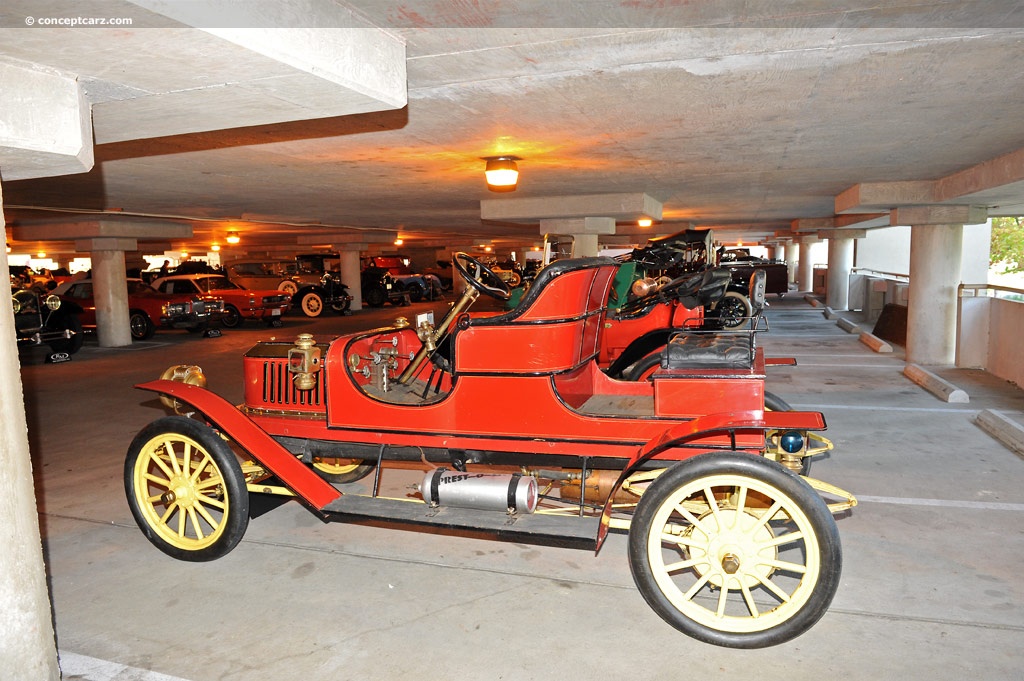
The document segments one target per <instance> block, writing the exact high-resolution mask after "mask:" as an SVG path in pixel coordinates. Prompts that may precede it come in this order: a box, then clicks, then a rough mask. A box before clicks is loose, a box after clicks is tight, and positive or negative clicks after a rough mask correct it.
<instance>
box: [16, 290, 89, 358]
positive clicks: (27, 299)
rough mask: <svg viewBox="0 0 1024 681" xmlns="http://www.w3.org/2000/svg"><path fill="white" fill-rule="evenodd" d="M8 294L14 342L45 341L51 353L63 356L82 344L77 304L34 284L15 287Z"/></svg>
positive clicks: (28, 343) (26, 343)
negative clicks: (9, 295)
mask: <svg viewBox="0 0 1024 681" xmlns="http://www.w3.org/2000/svg"><path fill="white" fill-rule="evenodd" d="M11 297H12V300H11V304H12V305H13V307H14V326H15V329H16V330H17V334H18V345H49V346H50V350H51V351H52V352H53V353H54V355H62V356H64V357H65V358H66V357H67V356H70V355H73V354H74V353H76V352H78V350H79V349H80V348H81V347H82V323H81V321H80V320H79V318H78V315H79V314H80V313H81V311H82V309H81V308H80V307H78V305H76V304H74V303H72V302H67V303H62V302H61V299H60V298H59V297H58V296H55V295H52V294H49V293H43V292H41V291H40V290H38V289H36V288H26V289H21V290H20V291H15V292H14V293H13V294H12V296H11ZM51 356H52V355H51Z"/></svg>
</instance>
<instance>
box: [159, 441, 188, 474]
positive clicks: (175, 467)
mask: <svg viewBox="0 0 1024 681" xmlns="http://www.w3.org/2000/svg"><path fill="white" fill-rule="evenodd" d="M185 449H186V451H187V450H188V445H185ZM164 451H165V452H167V458H168V459H169V460H170V464H171V475H179V474H180V473H181V465H180V464H179V462H178V454H177V452H175V451H174V443H173V442H171V441H169V440H168V441H167V442H165V443H164Z"/></svg>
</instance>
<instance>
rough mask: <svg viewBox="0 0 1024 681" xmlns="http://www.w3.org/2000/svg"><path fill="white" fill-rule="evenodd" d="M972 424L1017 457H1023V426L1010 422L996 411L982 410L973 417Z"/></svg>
mask: <svg viewBox="0 0 1024 681" xmlns="http://www.w3.org/2000/svg"><path fill="white" fill-rule="evenodd" d="M974 422H975V423H976V424H977V425H978V427H979V428H981V429H982V430H984V431H985V432H986V433H988V434H989V435H991V436H992V437H994V438H995V439H997V440H999V441H1000V442H1002V443H1003V444H1004V445H1006V446H1007V447H1008V448H1009V449H1011V450H1013V452H1014V453H1016V454H1017V455H1019V456H1024V426H1021V425H1020V424H1018V423H1017V422H1016V421H1012V420H1010V419H1009V418H1007V417H1006V416H1004V415H1003V414H1001V413H999V412H998V411H993V410H991V409H983V410H981V411H980V412H978V415H977V416H975V417H974Z"/></svg>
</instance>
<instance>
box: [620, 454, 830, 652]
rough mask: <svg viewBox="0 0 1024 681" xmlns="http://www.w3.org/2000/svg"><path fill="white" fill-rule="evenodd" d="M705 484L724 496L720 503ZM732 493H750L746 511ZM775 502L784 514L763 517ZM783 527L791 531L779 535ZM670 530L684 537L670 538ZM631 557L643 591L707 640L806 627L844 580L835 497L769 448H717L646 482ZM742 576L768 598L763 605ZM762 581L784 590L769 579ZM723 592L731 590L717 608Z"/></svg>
mask: <svg viewBox="0 0 1024 681" xmlns="http://www.w3.org/2000/svg"><path fill="white" fill-rule="evenodd" d="M705 489H710V492H711V495H712V497H713V498H714V499H716V500H718V501H716V503H717V504H718V510H717V511H715V512H712V511H711V510H710V505H708V504H707V498H708V497H707V495H706V493H705V491H704V490H705ZM741 489H742V490H745V491H744V492H743V493H742V494H740V493H739V492H738V490H741ZM747 491H749V492H750V494H749V495H748V494H747ZM729 494H736V495H738V496H739V498H741V499H743V500H744V501H743V506H742V510H737V509H736V508H735V504H736V503H738V502H734V505H733V506H732V507H730V505H729V504H727V503H726V501H731V500H733V497H731V496H728V495H729ZM684 501H686V502H687V503H688V504H689V508H692V507H693V505H698V506H699V505H701V504H703V505H708V506H709V509H708V511H707V512H704V513H700V517H697V513H698V512H699V511H697V510H693V511H691V510H687V511H686V513H687V514H688V517H686V516H684V515H683V514H682V513H681V512H680V508H681V507H682V503H683V502H684ZM774 502H780V503H781V504H782V506H781V508H780V511H779V513H778V514H776V516H775V519H772V520H770V521H769V522H768V523H761V522H760V518H759V517H758V515H757V513H758V511H760V512H761V513H762V514H763V513H764V511H765V509H766V508H768V506H769V505H770V504H772V503H774ZM694 520H695V521H696V522H698V523H700V526H697V525H694V524H693V522H694ZM669 530H671V532H670V531H669ZM783 535H785V536H791V537H794V538H793V539H791V540H790V541H786V542H778V541H777V539H778V537H780V536H783ZM673 536H674V537H678V541H671V540H668V539H666V537H673ZM652 560H653V561H654V562H653V564H652ZM683 560H687V561H688V562H689V564H684V565H680V561H683ZM730 560H731V561H734V563H733V564H732V565H728V564H727V562H728V561H730ZM779 561H785V562H788V563H792V564H795V565H794V567H795V568H799V569H786V568H784V567H781V565H782V564H783V563H780V562H779ZM629 565H630V569H631V571H632V573H633V580H634V581H635V582H636V585H637V588H639V590H640V593H641V594H642V595H643V597H644V600H646V601H647V603H648V605H650V606H651V608H652V609H654V611H655V612H656V613H658V615H659V616H661V618H662V619H664V620H665V621H666V622H668V623H669V624H671V625H672V626H673V627H675V628H676V629H678V630H680V631H682V632H683V633H685V634H687V635H689V636H692V637H693V638H695V639H697V640H700V641H704V642H705V643H712V644H715V645H720V646H725V647H729V648H763V647H766V646H771V645H777V644H779V643H783V642H785V641H788V640H791V639H793V638H795V637H797V636H799V635H800V634H802V633H804V632H805V631H807V630H808V629H809V628H811V627H812V626H813V625H814V624H815V623H816V622H817V621H818V620H819V619H820V618H821V617H822V615H824V614H825V611H826V610H828V606H829V604H830V603H831V602H832V598H833V597H834V596H835V593H836V589H837V588H838V586H839V580H840V574H841V570H842V549H841V547H840V543H839V532H838V530H837V528H836V524H835V520H833V518H832V515H831V513H830V512H829V510H828V506H827V505H826V504H825V502H824V501H823V500H822V499H821V497H820V496H819V495H818V494H817V492H815V491H814V490H813V489H812V488H811V487H810V485H808V484H807V482H806V481H804V480H803V479H801V478H800V477H799V476H797V475H794V474H793V473H792V472H790V471H788V470H786V469H785V468H783V467H782V466H780V465H779V464H777V463H775V462H774V461H769V460H767V459H764V458H763V457H759V456H755V455H751V454H743V453H740V452H721V453H717V452H716V453H711V454H701V455H698V456H695V457H693V458H691V459H687V460H685V461H682V462H680V463H678V464H675V465H673V466H672V467H671V468H668V469H667V470H666V471H665V472H664V473H662V474H661V475H660V476H659V477H657V478H656V479H655V480H654V481H653V482H652V483H651V485H650V487H648V488H647V491H646V492H644V494H643V496H642V497H641V498H640V501H639V503H638V504H637V508H636V513H634V515H633V520H632V523H631V526H630V530H629ZM730 568H731V569H730ZM801 570H802V571H803V572H802V573H801ZM687 581H689V582H692V585H689V584H687ZM741 581H742V582H744V583H745V584H746V587H747V589H749V592H750V594H751V595H752V597H753V599H755V602H757V600H761V601H762V603H760V604H759V605H758V606H757V607H756V608H755V609H756V613H752V612H751V610H750V605H748V603H747V601H745V600H744V598H743V597H742V590H741V585H740V584H739V582H741ZM765 581H769V582H771V583H772V584H773V585H774V587H775V588H776V589H779V590H781V592H782V593H784V594H785V595H786V596H787V599H786V600H782V599H778V598H777V597H776V596H774V595H773V594H772V592H771V591H769V590H768V589H766V588H764V587H762V586H761V584H763V583H764V582H765ZM723 585H724V586H725V587H727V588H726V589H724V590H723V588H722V587H723ZM690 590H692V592H693V593H688V592H689V591H690ZM723 591H725V592H726V594H725V595H726V596H727V597H728V595H729V594H730V593H731V594H732V596H733V597H734V598H733V599H731V600H730V599H728V598H727V605H726V607H725V613H724V615H720V614H718V612H717V607H718V605H719V601H718V599H719V598H720V597H721V596H722V594H723ZM709 599H710V600H709ZM765 600H769V601H771V603H769V604H767V605H766V604H764V603H763V601H765ZM762 608H764V609H762Z"/></svg>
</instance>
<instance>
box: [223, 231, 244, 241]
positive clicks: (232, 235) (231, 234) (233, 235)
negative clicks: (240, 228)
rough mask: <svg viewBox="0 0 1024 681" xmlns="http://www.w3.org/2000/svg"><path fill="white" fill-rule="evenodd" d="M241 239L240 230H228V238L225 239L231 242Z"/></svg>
mask: <svg viewBox="0 0 1024 681" xmlns="http://www.w3.org/2000/svg"><path fill="white" fill-rule="evenodd" d="M241 240H242V238H241V237H240V236H238V232H228V236H227V238H226V239H224V241H227V242H228V243H229V244H237V243H238V242H239V241H241Z"/></svg>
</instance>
